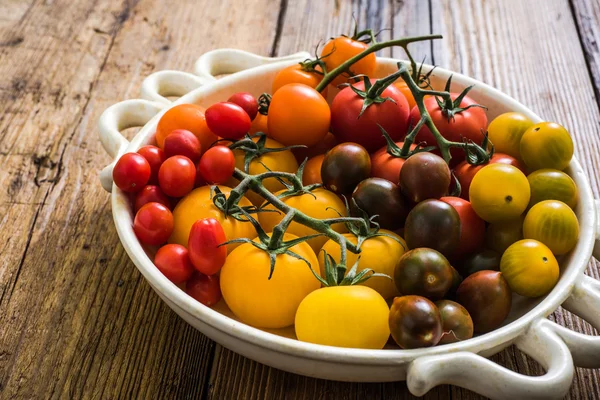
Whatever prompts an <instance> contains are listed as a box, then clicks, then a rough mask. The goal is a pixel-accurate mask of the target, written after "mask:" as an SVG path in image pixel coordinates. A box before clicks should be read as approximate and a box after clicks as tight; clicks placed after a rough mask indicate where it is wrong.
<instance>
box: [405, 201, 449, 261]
mask: <svg viewBox="0 0 600 400" xmlns="http://www.w3.org/2000/svg"><path fill="white" fill-rule="evenodd" d="M404 239H405V240H406V244H407V245H408V248H409V249H416V248H417V247H428V248H430V249H434V250H437V251H439V252H440V253H442V254H443V255H444V256H446V257H448V258H451V257H452V256H453V255H454V254H455V253H456V251H457V249H458V247H459V244H460V217H459V215H458V212H457V211H456V210H455V209H454V207H452V206H451V205H450V204H448V203H444V202H443V201H440V200H425V201H422V202H420V203H419V204H417V205H416V206H415V207H414V208H413V209H412V210H411V211H410V212H409V213H408V216H407V217H406V223H405V224H404Z"/></svg>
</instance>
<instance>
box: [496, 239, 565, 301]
mask: <svg viewBox="0 0 600 400" xmlns="http://www.w3.org/2000/svg"><path fill="white" fill-rule="evenodd" d="M500 272H502V275H503V276H504V278H505V279H506V281H507V282H508V286H510V288H511V289H512V291H513V292H515V293H517V294H520V295H521V296H525V297H539V296H543V295H545V294H547V293H548V292H550V291H551V290H552V288H553V287H554V286H555V285H556V282H558V274H559V269H558V262H557V261H556V258H555V257H554V254H552V251H551V250H550V249H549V248H548V247H546V245H544V244H543V243H541V242H538V241H537V240H532V239H524V240H520V241H518V242H517V243H514V244H513V245H511V246H510V247H509V248H508V249H506V251H505V252H504V254H503V255H502V259H501V260H500Z"/></svg>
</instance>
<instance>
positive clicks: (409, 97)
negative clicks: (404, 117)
mask: <svg viewBox="0 0 600 400" xmlns="http://www.w3.org/2000/svg"><path fill="white" fill-rule="evenodd" d="M394 86H396V88H398V89H399V90H400V91H401V92H402V94H403V95H404V97H406V100H408V107H409V109H411V110H412V109H413V107H414V106H416V105H417V102H416V101H415V97H414V96H413V94H412V92H411V91H410V89H409V88H408V85H407V84H406V82H404V81H403V80H402V79H398V81H397V82H394Z"/></svg>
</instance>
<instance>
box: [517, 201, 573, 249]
mask: <svg viewBox="0 0 600 400" xmlns="http://www.w3.org/2000/svg"><path fill="white" fill-rule="evenodd" d="M523 236H524V237H525V239H535V240H537V241H540V242H542V243H544V244H545V245H546V246H548V248H549V249H550V250H552V252H553V253H554V254H556V255H561V254H566V253H568V252H569V251H571V249H572V248H573V247H575V245H576V244H577V239H578V238H579V223H578V222H577V216H576V215H575V213H574V212H573V210H572V209H571V208H570V207H569V206H568V205H566V204H565V203H563V202H562V201H557V200H545V201H541V202H539V203H537V204H536V205H534V206H533V207H531V210H529V212H527V216H525V222H524V223H523Z"/></svg>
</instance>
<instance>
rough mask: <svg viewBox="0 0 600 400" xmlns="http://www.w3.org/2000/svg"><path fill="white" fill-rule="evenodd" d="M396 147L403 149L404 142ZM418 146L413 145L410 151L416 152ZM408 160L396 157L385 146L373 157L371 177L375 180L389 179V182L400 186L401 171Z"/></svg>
mask: <svg viewBox="0 0 600 400" xmlns="http://www.w3.org/2000/svg"><path fill="white" fill-rule="evenodd" d="M396 146H398V147H400V148H402V146H404V142H396ZM416 147H417V145H416V144H411V145H410V149H411V150H414V149H415V148H416ZM405 161H406V158H400V157H394V156H392V155H390V154H389V153H388V152H387V146H383V147H382V148H381V149H379V150H377V151H376V152H375V153H373V154H372V155H371V176H372V177H374V178H382V179H387V180H388V181H390V182H392V183H395V184H398V177H399V176H400V170H402V166H403V165H404V162H405Z"/></svg>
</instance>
